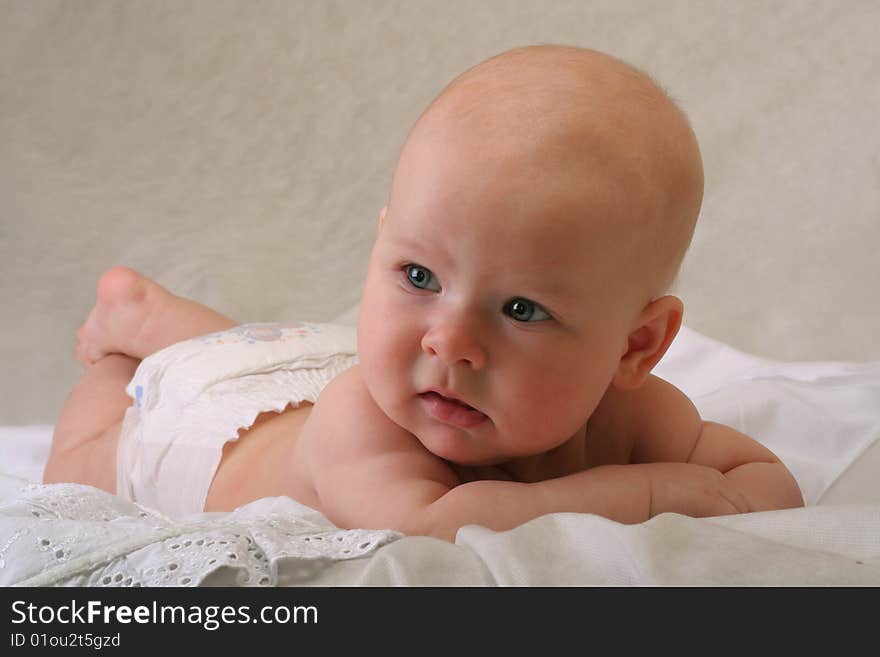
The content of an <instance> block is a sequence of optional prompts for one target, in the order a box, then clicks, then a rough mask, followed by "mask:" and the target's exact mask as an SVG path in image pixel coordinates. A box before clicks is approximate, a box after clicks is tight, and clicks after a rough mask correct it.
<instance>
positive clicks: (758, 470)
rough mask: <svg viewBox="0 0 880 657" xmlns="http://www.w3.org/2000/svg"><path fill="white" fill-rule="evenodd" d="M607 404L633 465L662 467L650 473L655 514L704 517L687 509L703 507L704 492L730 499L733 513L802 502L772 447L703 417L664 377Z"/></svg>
mask: <svg viewBox="0 0 880 657" xmlns="http://www.w3.org/2000/svg"><path fill="white" fill-rule="evenodd" d="M609 404H610V405H611V406H612V407H613V410H612V412H613V413H616V414H618V415H619V417H621V418H622V426H623V427H624V429H623V431H624V432H625V433H626V435H627V436H628V440H630V441H631V443H632V453H631V458H630V460H631V462H632V463H634V464H638V463H644V464H654V465H657V466H663V467H658V468H657V469H656V470H655V471H654V472H653V473H652V481H651V488H652V515H654V514H657V513H662V512H664V511H672V512H678V513H686V514H689V515H704V514H701V513H691V512H690V509H691V508H692V507H693V506H694V505H696V506H697V507H699V506H700V505H701V502H700V500H699V499H698V498H699V496H710V497H711V496H712V495H720V496H721V497H723V498H725V499H727V500H729V502H730V504H731V505H732V507H733V508H732V509H731V511H730V512H731V513H736V512H744V511H766V510H771V509H783V508H791V507H797V506H803V498H802V496H801V492H800V489H799V488H798V485H797V482H796V481H795V479H794V477H793V476H792V474H791V473H790V472H789V471H788V468H786V467H785V465H783V463H782V462H781V461H780V460H779V459H778V458H777V457H776V455H775V454H773V452H771V451H770V450H769V449H767V448H766V447H764V446H763V445H761V444H760V443H758V442H757V441H755V440H753V439H752V438H750V437H749V436H746V435H745V434H743V433H740V432H739V431H736V430H735V429H733V428H731V427H728V426H725V425H723V424H718V423H717V422H706V421H703V420H702V419H701V418H700V415H699V413H698V411H697V409H696V407H695V406H694V404H693V402H691V400H690V399H688V398H687V396H685V394H684V393H682V392H681V391H680V390H678V389H677V388H676V387H674V386H673V385H671V384H669V383H667V382H666V381H663V380H662V379H659V378H657V377H655V376H649V377H648V379H647V380H646V382H645V384H644V385H643V386H642V387H640V388H638V389H636V390H633V391H628V392H623V393H617V394H616V396H614V397H613V398H612V399H611V400H610V401H609ZM710 471H711V472H710ZM719 475H720V476H719Z"/></svg>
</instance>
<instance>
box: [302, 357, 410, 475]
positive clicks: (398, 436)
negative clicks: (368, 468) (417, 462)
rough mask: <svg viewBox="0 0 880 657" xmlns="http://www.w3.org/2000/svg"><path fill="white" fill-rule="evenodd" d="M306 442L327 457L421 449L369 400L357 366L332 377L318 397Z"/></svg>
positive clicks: (353, 456) (408, 434)
mask: <svg viewBox="0 0 880 657" xmlns="http://www.w3.org/2000/svg"><path fill="white" fill-rule="evenodd" d="M307 430H308V431H307V434H308V435H305V436H304V437H306V438H307V440H308V441H309V442H314V443H315V444H316V445H320V449H321V451H322V452H323V453H324V454H325V455H326V457H328V458H334V459H338V458H343V457H344V458H345V460H348V459H351V458H358V457H363V456H365V455H367V453H369V454H375V453H377V452H390V451H409V450H418V449H424V448H423V447H422V446H421V443H419V442H418V440H417V439H416V438H415V437H414V436H413V435H412V434H411V433H409V432H408V431H406V430H405V429H403V428H402V427H400V426H399V425H397V424H395V423H394V422H393V421H391V419H390V418H388V416H387V415H385V413H384V412H382V409H380V408H379V406H378V405H377V404H376V402H375V401H374V400H373V397H372V396H371V395H370V391H369V389H368V388H367V385H366V383H365V382H364V380H363V377H362V376H361V372H360V368H359V366H358V365H354V366H353V367H351V368H349V369H347V370H346V371H345V372H342V373H341V374H339V375H338V376H336V377H335V378H334V379H333V380H332V381H331V382H330V383H329V384H328V385H327V387H326V388H324V390H323V391H322V392H321V395H320V397H318V400H317V402H316V403H315V407H314V408H313V409H312V414H311V416H310V417H309V424H308V426H307Z"/></svg>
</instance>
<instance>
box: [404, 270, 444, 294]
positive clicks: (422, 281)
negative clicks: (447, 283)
mask: <svg viewBox="0 0 880 657" xmlns="http://www.w3.org/2000/svg"><path fill="white" fill-rule="evenodd" d="M404 271H405V272H406V279H407V280H408V281H409V282H410V284H411V285H412V286H413V287H417V288H419V289H420V290H431V291H432V292H439V291H440V286H439V285H437V279H436V278H435V276H434V274H433V273H432V272H431V270H430V269H428V268H427V267H421V266H419V265H407V266H406V267H404Z"/></svg>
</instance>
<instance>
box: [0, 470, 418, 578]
mask: <svg viewBox="0 0 880 657" xmlns="http://www.w3.org/2000/svg"><path fill="white" fill-rule="evenodd" d="M0 536H2V537H7V538H3V539H0V585H3V586H10V585H19V586H199V585H222V586H276V585H285V586H291V585H292V586H297V585H300V586H302V585H307V584H308V583H309V582H310V581H311V580H313V579H315V578H316V577H317V576H318V575H319V574H320V573H322V572H323V571H324V570H326V569H327V568H329V567H331V566H332V565H333V564H334V563H335V562H337V561H342V560H347V559H356V558H359V557H364V556H368V555H370V554H372V553H373V552H375V551H376V550H377V549H378V548H380V547H381V546H382V545H385V544H387V543H390V542H392V541H394V540H396V539H397V538H400V537H401V534H398V533H397V532H393V531H389V530H361V529H352V530H343V529H339V528H337V527H334V526H333V525H332V524H330V523H329V522H328V521H327V520H326V518H324V517H323V516H322V515H321V514H319V513H318V512H316V511H314V510H312V509H309V508H308V507H305V506H303V505H301V504H298V503H297V502H295V501H294V500H291V499H289V498H284V497H276V498H265V499H262V500H257V501H256V502H252V503H250V504H248V505H245V506H243V507H241V508H239V509H237V510H236V511H233V512H231V513H222V514H219V513H203V514H196V515H193V516H188V517H186V518H183V519H180V520H174V519H171V518H168V517H166V516H164V515H162V514H160V513H158V512H156V511H153V510H151V509H148V508H146V507H143V506H140V505H138V504H133V503H131V502H127V501H125V500H123V499H121V498H119V497H116V496H113V495H110V494H108V493H105V492H104V491H101V490H98V489H96V488H92V487H90V486H82V485H79V484H49V485H41V484H27V485H24V486H22V487H21V488H20V489H19V490H18V492H17V493H15V494H13V495H12V496H10V497H7V498H6V499H5V500H4V501H3V502H2V503H0Z"/></svg>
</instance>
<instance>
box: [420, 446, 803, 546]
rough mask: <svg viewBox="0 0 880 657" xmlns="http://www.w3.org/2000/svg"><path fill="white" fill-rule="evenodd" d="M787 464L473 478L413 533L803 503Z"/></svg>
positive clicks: (449, 533)
mask: <svg viewBox="0 0 880 657" xmlns="http://www.w3.org/2000/svg"><path fill="white" fill-rule="evenodd" d="M801 504H802V500H801V498H800V492H799V490H798V488H797V484H796V483H795V482H794V479H793V478H792V477H791V475H790V474H789V473H788V470H786V469H785V467H784V466H783V465H782V464H781V463H748V464H745V465H742V466H739V467H738V468H736V469H734V470H731V471H730V472H729V473H728V474H727V475H724V474H722V473H721V472H719V471H718V470H715V469H713V468H710V467H707V466H702V465H694V464H690V463H639V464H631V465H606V466H600V467H596V468H592V469H590V470H584V471H583V472H578V473H575V474H572V475H568V476H565V477H559V478H557V479H549V480H545V481H541V482H536V483H520V482H510V481H473V482H469V483H466V484H461V485H460V486H457V487H455V488H453V489H451V490H450V491H449V492H448V493H446V494H445V495H443V496H442V497H441V498H439V499H438V500H436V501H435V502H433V503H432V504H431V505H430V506H429V507H428V508H427V509H426V510H425V515H424V517H423V520H424V523H425V524H424V526H423V527H421V528H420V529H419V531H415V532H412V533H419V534H429V535H432V536H437V537H439V538H445V539H447V540H450V541H451V540H454V538H455V533H456V532H457V531H458V529H459V528H460V527H463V526H464V525H469V524H475V525H482V526H484V527H488V528H490V529H494V530H497V531H503V530H506V529H512V528H513V527H516V526H518V525H521V524H522V523H524V522H527V521H529V520H532V519H533V518H537V517H539V516H542V515H545V514H548V513H558V512H573V513H593V514H596V515H600V516H603V517H605V518H609V519H611V520H615V521H617V522H622V523H627V524H631V523H638V522H643V521H645V520H647V519H648V518H651V517H653V516H655V515H657V514H659V513H666V512H672V513H681V514H684V515H689V516H694V517H707V516H717V515H727V514H732V513H742V512H746V511H760V510H765V509H778V508H787V507H794V506H800V505H801Z"/></svg>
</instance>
